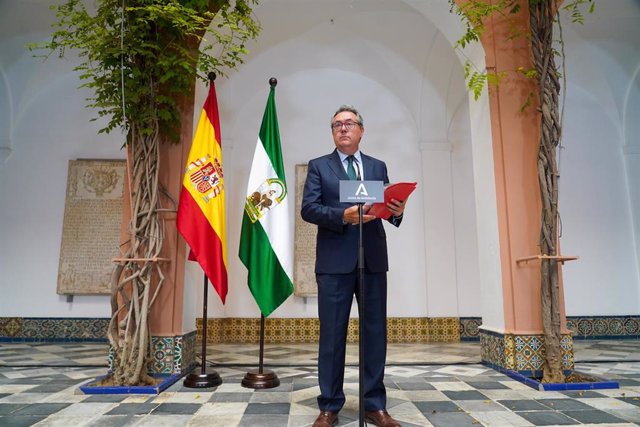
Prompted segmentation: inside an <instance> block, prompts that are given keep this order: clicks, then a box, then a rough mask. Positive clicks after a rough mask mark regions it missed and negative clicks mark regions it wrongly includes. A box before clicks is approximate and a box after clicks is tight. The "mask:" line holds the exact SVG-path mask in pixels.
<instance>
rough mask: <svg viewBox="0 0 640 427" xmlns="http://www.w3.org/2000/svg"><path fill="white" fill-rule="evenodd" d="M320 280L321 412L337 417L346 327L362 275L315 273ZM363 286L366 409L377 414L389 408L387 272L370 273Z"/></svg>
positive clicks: (355, 273) (340, 404)
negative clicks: (386, 383) (387, 379)
mask: <svg viewBox="0 0 640 427" xmlns="http://www.w3.org/2000/svg"><path fill="white" fill-rule="evenodd" d="M316 281H317V283H318V314H319V317H320V345H319V351H318V383H319V385H320V396H318V407H319V408H320V410H321V411H331V412H336V413H337V412H339V411H340V409H342V406H343V405H344V403H345V394H344V389H343V383H344V364H345V353H346V341H347V327H348V323H349V313H350V311H351V306H352V302H353V296H354V295H355V296H356V299H357V300H358V301H359V299H360V286H359V283H358V272H357V269H356V270H354V271H353V272H352V273H349V274H316ZM364 287H365V290H364V301H363V309H364V313H365V314H364V316H365V319H364V327H363V330H362V337H363V339H364V352H363V353H364V365H365V366H364V367H365V374H364V406H365V410H367V411H375V410H379V409H385V407H386V390H385V387H384V382H383V380H384V367H385V360H386V356H387V273H386V272H381V273H371V272H369V271H368V270H365V277H364ZM361 326H362V325H361Z"/></svg>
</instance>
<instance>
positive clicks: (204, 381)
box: [182, 274, 222, 388]
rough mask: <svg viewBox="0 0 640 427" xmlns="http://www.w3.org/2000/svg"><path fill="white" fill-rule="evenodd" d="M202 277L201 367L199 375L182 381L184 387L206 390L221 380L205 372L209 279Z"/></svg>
mask: <svg viewBox="0 0 640 427" xmlns="http://www.w3.org/2000/svg"><path fill="white" fill-rule="evenodd" d="M203 275H204V286H203V288H204V291H203V292H204V295H203V297H202V367H201V369H200V374H196V373H195V372H192V373H190V374H189V375H187V377H186V378H185V379H184V381H183V383H182V384H184V386H185V387H189V388H206V387H217V386H219V385H220V384H222V378H220V375H218V373H217V372H216V371H214V370H211V371H209V372H207V323H208V322H207V299H208V296H209V295H208V289H209V278H208V277H207V275H206V274H203Z"/></svg>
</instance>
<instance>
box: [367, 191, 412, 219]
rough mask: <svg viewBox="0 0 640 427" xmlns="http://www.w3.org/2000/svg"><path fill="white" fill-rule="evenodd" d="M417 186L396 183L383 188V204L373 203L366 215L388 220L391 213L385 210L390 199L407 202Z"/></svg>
mask: <svg viewBox="0 0 640 427" xmlns="http://www.w3.org/2000/svg"><path fill="white" fill-rule="evenodd" d="M417 185H418V183H417V182H396V183H395V184H389V185H387V186H386V187H385V188H384V203H374V204H373V205H372V206H371V209H369V211H368V212H367V215H375V216H376V217H378V218H382V219H389V217H390V216H391V211H390V210H389V209H387V203H389V202H390V201H391V199H396V200H407V199H408V198H409V195H410V194H411V193H413V190H415V189H416V186H417Z"/></svg>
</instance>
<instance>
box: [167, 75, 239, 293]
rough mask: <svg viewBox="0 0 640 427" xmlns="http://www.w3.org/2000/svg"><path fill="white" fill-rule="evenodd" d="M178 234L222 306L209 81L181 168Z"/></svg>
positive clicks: (218, 170)
mask: <svg viewBox="0 0 640 427" xmlns="http://www.w3.org/2000/svg"><path fill="white" fill-rule="evenodd" d="M177 226H178V231H179V232H180V234H182V237H184V240H185V241H186V242H187V244H188V245H189V247H190V248H191V253H190V254H189V259H195V260H196V261H198V263H199V264H200V266H201V267H202V269H203V270H204V273H205V274H206V275H207V277H208V278H209V280H210V281H211V284H212V285H213V287H214V288H215V290H216V291H217V292H218V295H220V299H221V300H222V303H223V304H224V302H225V299H226V297H227V241H226V237H225V236H226V222H225V213H224V177H223V170H222V143H221V140H220V119H219V117H218V101H217V99H216V88H215V85H214V84H213V82H211V85H210V86H209V95H208V96H207V100H206V101H205V103H204V107H203V108H202V113H201V114H200V121H199V122H198V127H197V129H196V134H195V136H194V137H193V143H192V144H191V151H190V152H189V158H188V160H187V166H186V167H185V174H184V179H183V181H182V191H181V192H180V204H179V205H178V219H177Z"/></svg>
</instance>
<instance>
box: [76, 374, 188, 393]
mask: <svg viewBox="0 0 640 427" xmlns="http://www.w3.org/2000/svg"><path fill="white" fill-rule="evenodd" d="M183 375H184V374H154V375H151V377H152V378H155V379H158V380H160V382H158V384H156V385H145V386H98V385H96V384H98V383H100V381H102V380H103V379H105V378H107V377H108V376H109V374H107V375H103V376H101V377H98V378H96V379H95V380H93V381H89V382H88V383H86V384H83V385H81V386H80V390H81V391H82V392H83V393H84V394H160V393H161V392H163V391H164V390H166V389H167V388H169V387H170V386H171V385H173V384H174V383H176V382H177V381H178V380H179V379H180V378H181V377H182V376H183Z"/></svg>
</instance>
